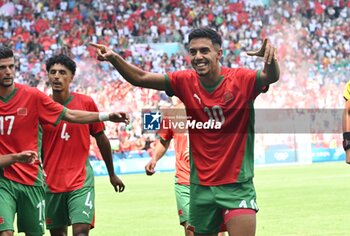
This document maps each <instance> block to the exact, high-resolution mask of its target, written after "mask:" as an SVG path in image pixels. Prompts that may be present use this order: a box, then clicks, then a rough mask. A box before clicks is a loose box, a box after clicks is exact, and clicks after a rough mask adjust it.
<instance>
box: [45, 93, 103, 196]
mask: <svg viewBox="0 0 350 236" xmlns="http://www.w3.org/2000/svg"><path fill="white" fill-rule="evenodd" d="M63 105H64V106H65V107H67V108H69V109H72V110H85V111H94V112H98V109H97V106H96V104H95V102H94V101H93V100H92V98H91V97H88V96H86V95H82V94H78V93H71V96H70V97H69V98H68V100H67V101H66V102H65V103H64V104H63ZM103 130H104V124H103V123H102V122H99V123H94V124H73V123H69V122H66V121H61V122H60V123H59V124H58V125H57V126H56V127H52V126H48V125H43V158H44V170H45V172H46V174H47V177H46V183H47V186H48V188H49V190H50V191H51V192H53V193H59V192H69V191H73V190H76V189H79V188H82V187H83V186H93V172H92V171H91V168H90V163H89V161H88V155H89V149H90V135H92V136H95V135H97V134H98V133H101V132H103Z"/></svg>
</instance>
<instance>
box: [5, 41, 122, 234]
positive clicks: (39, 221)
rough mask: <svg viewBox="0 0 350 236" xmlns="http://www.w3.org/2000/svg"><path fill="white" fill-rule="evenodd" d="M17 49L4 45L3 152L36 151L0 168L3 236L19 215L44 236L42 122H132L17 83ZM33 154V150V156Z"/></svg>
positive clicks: (22, 227) (22, 225) (21, 226)
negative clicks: (71, 105)
mask: <svg viewBox="0 0 350 236" xmlns="http://www.w3.org/2000/svg"><path fill="white" fill-rule="evenodd" d="M14 79H15V58H14V55H13V51H12V50H11V49H10V48H8V47H5V46H0V155H5V156H6V155H8V154H15V153H20V152H23V151H26V150H30V151H31V152H35V153H38V157H37V158H36V156H35V161H34V163H21V162H16V163H14V164H12V165H9V166H7V167H4V168H0V219H1V224H0V235H6V236H12V235H13V231H14V227H13V223H14V222H13V221H14V218H15V214H16V213H17V227H18V231H19V232H25V233H26V234H27V235H43V234H44V220H45V190H44V178H43V171H42V166H41V155H40V152H41V125H40V124H52V125H57V124H58V123H59V122H60V121H61V120H65V121H68V122H73V123H82V124H87V123H94V122H99V121H101V120H111V121H113V122H128V118H127V117H126V115H125V113H110V114H107V115H106V114H105V113H99V112H87V111H78V110H71V109H68V108H65V107H64V106H62V105H61V104H58V103H56V102H54V101H53V100H52V99H51V98H49V97H48V96H46V95H45V94H44V93H42V92H40V91H39V90H38V89H36V88H31V87H27V86H25V85H21V84H18V83H14ZM32 155H33V154H32Z"/></svg>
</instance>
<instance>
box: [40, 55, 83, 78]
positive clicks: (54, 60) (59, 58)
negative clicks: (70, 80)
mask: <svg viewBox="0 0 350 236" xmlns="http://www.w3.org/2000/svg"><path fill="white" fill-rule="evenodd" d="M54 64H61V65H64V66H65V67H67V68H68V69H69V70H70V71H71V72H72V74H73V75H74V74H75V70H76V69H77V65H76V64H75V62H74V61H73V60H72V59H71V58H70V57H68V56H66V55H64V54H59V55H55V56H53V57H50V58H49V59H48V60H47V61H46V71H47V72H49V71H50V69H51V67H52V66H53V65H54Z"/></svg>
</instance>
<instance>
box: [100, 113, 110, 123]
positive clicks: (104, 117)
mask: <svg viewBox="0 0 350 236" xmlns="http://www.w3.org/2000/svg"><path fill="white" fill-rule="evenodd" d="M98 119H99V121H107V120H109V113H108V112H99V113H98Z"/></svg>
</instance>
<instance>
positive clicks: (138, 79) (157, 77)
mask: <svg viewBox="0 0 350 236" xmlns="http://www.w3.org/2000/svg"><path fill="white" fill-rule="evenodd" d="M90 45H91V46H93V47H95V48H97V59H98V60H100V61H109V62H110V63H111V64H112V65H113V66H114V67H115V68H116V69H117V71H118V72H119V73H120V74H121V75H122V76H123V78H124V79H126V80H127V81H128V82H129V83H130V84H132V85H134V86H138V87H143V88H151V89H157V90H166V89H167V87H166V83H167V82H166V80H165V77H164V75H163V74H159V73H151V72H147V71H144V70H141V69H140V68H138V67H136V66H134V65H132V64H130V63H128V62H126V61H125V60H124V59H123V58H122V57H121V56H120V55H118V54H117V53H115V52H113V51H112V50H111V49H110V48H108V47H107V46H105V45H102V44H95V43H90Z"/></svg>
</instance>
